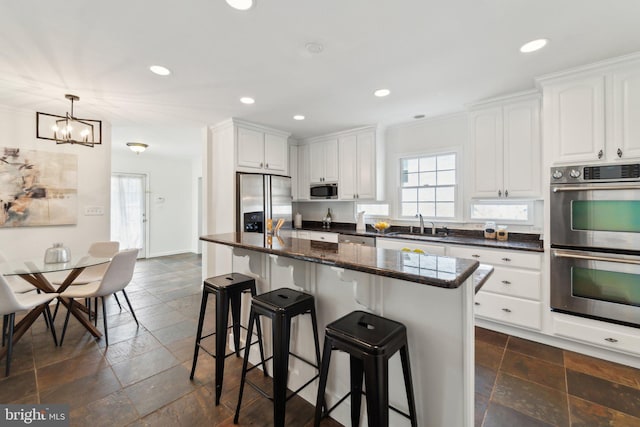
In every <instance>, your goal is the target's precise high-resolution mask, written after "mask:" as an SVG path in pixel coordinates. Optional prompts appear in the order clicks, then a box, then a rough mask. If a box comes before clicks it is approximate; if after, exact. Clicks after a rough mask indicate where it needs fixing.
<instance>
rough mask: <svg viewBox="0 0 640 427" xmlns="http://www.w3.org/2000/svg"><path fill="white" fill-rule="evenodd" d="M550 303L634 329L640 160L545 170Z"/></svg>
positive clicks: (639, 323) (638, 317) (639, 317)
mask: <svg viewBox="0 0 640 427" xmlns="http://www.w3.org/2000/svg"><path fill="white" fill-rule="evenodd" d="M550 208H551V235H550V240H551V308H552V309H553V310H556V311H561V312H566V313H570V314H577V315H581V316H587V317H593V318H598V319H602V320H608V321H613V322H616V323H623V324H628V325H632V326H636V327H640V164H612V165H587V166H562V167H553V168H551V196H550Z"/></svg>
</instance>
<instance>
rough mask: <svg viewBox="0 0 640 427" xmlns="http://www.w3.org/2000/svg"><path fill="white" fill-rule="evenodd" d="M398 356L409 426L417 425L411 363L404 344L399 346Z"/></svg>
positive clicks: (414, 426)
mask: <svg viewBox="0 0 640 427" xmlns="http://www.w3.org/2000/svg"><path fill="white" fill-rule="evenodd" d="M400 358H401V360H402V373H403V375H404V387H405V389H406V390H407V403H408V405H409V416H410V417H411V427H416V426H417V425H418V415H417V414H416V402H415V397H414V394H413V380H412V379H411V364H410V363H409V349H408V347H407V345H406V344H405V345H404V346H402V347H401V348H400Z"/></svg>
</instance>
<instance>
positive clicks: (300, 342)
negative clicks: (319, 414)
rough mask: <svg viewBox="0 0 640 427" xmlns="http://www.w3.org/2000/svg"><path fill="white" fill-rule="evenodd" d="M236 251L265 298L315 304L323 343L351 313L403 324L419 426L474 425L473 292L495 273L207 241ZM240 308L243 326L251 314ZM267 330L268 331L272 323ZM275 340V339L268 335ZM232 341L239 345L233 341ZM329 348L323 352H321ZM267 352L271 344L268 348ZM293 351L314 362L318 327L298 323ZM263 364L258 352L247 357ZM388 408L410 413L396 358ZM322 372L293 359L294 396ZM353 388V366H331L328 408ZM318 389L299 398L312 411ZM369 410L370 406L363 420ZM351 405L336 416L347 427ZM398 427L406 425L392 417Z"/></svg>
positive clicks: (433, 260)
mask: <svg viewBox="0 0 640 427" xmlns="http://www.w3.org/2000/svg"><path fill="white" fill-rule="evenodd" d="M200 239H201V240H203V241H206V242H211V243H216V244H217V245H216V246H218V245H223V246H226V247H229V248H231V251H232V253H231V257H232V270H233V271H234V272H238V273H243V274H247V275H250V276H252V277H255V278H256V283H257V287H258V292H259V293H260V292H266V291H269V290H273V289H277V288H281V287H291V288H294V289H299V290H302V291H305V292H308V293H311V294H313V295H314V296H315V298H316V310H317V312H318V323H319V327H320V331H319V332H320V337H321V340H322V339H323V335H324V327H325V325H326V324H328V323H330V322H331V321H333V320H335V319H337V318H339V317H341V316H343V315H345V314H347V313H349V312H351V311H353V310H357V309H360V310H366V311H370V312H373V313H376V314H378V315H381V316H385V317H388V318H390V319H393V320H396V321H399V322H402V323H404V324H405V325H406V327H407V331H408V336H409V350H410V359H411V369H412V377H413V384H414V392H415V395H416V405H417V412H418V424H419V425H422V426H442V427H445V426H446V427H450V426H472V425H473V418H474V417H473V415H474V405H473V397H474V330H473V296H474V290H475V289H476V288H479V287H480V286H482V283H483V282H484V280H486V278H487V277H488V275H490V274H491V268H490V267H488V268H486V267H485V268H481V269H479V270H480V272H481V274H480V275H475V276H474V274H473V273H474V271H476V270H477V269H478V267H479V264H478V262H477V261H473V260H467V259H460V258H450V257H442V256H432V255H428V254H417V253H408V252H401V251H394V250H386V249H376V248H372V247H364V246H360V245H354V244H335V243H326V242H315V241H310V240H303V239H296V238H285V237H280V236H271V235H263V234H257V233H229V234H218V235H208V236H203V237H201V238H200ZM249 306H250V303H249V300H248V297H247V300H245V301H243V317H245V318H246V316H247V314H248V310H249ZM265 326H266V330H267V331H269V330H270V329H269V328H270V325H269V322H266V323H265ZM265 335H266V337H265V338H268V336H269V334H268V333H265ZM229 342H232V341H231V340H230V341H229ZM321 345H322V343H321ZM266 346H267V353H268V354H270V352H271V348H270V342H269V340H268V339H266ZM291 351H292V352H295V353H297V354H301V355H302V356H303V357H305V356H306V358H308V359H313V355H314V350H313V334H312V331H311V321H310V319H308V318H307V316H303V317H301V318H298V319H296V320H295V321H294V326H293V327H292V339H291ZM250 359H251V361H253V362H255V361H257V360H258V355H257V349H256V352H255V353H254V352H253V348H252V354H251V357H250ZM389 369H390V391H389V396H390V403H391V404H392V405H393V406H395V407H397V408H399V409H401V410H405V411H406V410H407V404H406V397H405V392H404V384H403V380H402V369H401V366H400V360H399V357H395V356H394V357H393V358H392V359H391V361H390V367H389ZM314 374H315V370H313V369H312V368H310V367H308V366H307V365H306V364H304V363H300V362H299V361H297V360H295V359H292V360H291V362H290V366H289V388H290V389H296V388H298V387H299V386H300V385H302V384H304V383H305V382H306V381H307V380H308V379H309V378H311V377H312V376H313V375H314ZM348 388H349V361H348V357H347V356H345V355H342V354H336V356H334V357H333V358H332V363H331V370H330V373H329V381H328V386H327V402H328V404H329V405H333V404H334V403H335V402H337V400H338V399H339V398H340V397H342V396H343V395H344V394H345V393H346V392H347V391H348ZM316 390H317V384H315V385H314V386H312V387H307V388H305V389H304V390H303V392H302V393H301V396H302V397H303V398H305V399H306V400H308V401H309V402H312V403H315V399H316ZM364 407H365V405H363V411H364ZM349 414H350V409H349V401H348V400H347V401H345V402H343V403H342V404H341V405H340V406H339V407H338V408H337V409H336V410H335V411H334V412H332V414H331V415H332V417H333V418H335V419H336V420H338V421H340V422H342V423H343V424H345V425H349V419H350V416H349ZM390 417H391V418H390V420H391V425H393V426H404V425H409V422H408V420H406V419H405V418H403V417H401V416H399V415H397V414H395V413H394V412H391V413H390Z"/></svg>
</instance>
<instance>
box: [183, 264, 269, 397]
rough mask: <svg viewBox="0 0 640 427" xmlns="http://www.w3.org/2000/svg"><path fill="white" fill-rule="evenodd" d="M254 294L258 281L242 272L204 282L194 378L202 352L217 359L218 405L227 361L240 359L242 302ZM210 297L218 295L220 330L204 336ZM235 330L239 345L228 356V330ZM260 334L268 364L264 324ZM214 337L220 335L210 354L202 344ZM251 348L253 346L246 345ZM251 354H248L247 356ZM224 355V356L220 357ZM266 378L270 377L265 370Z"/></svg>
mask: <svg viewBox="0 0 640 427" xmlns="http://www.w3.org/2000/svg"><path fill="white" fill-rule="evenodd" d="M247 292H250V293H251V295H252V296H255V295H256V281H255V280H254V279H253V278H252V277H249V276H245V275H244V274H240V273H231V274H224V275H221V276H216V277H209V278H208V279H206V280H205V281H204V286H203V288H202V303H201V304H200V319H199V320H198V332H197V334H196V346H195V350H194V353H193V366H192V367H191V376H190V378H191V379H193V375H194V373H195V371H196V364H197V363H198V353H199V350H200V349H202V350H204V351H205V352H206V353H207V354H209V355H210V356H212V357H214V358H215V359H216V406H217V405H219V404H220V395H221V394H222V379H223V377H224V360H225V359H226V358H227V357H229V356H232V355H233V354H235V355H236V357H240V350H243V349H244V348H240V328H243V329H246V328H244V326H242V325H241V324H240V303H241V301H242V299H241V298H242V294H243V293H247ZM209 294H214V295H215V296H216V328H215V331H214V332H213V333H211V334H208V335H205V336H202V325H203V323H204V317H205V313H206V311H207V300H208V297H209ZM229 306H231V317H232V324H231V326H228V325H229ZM228 329H233V341H234V345H235V352H233V353H229V354H226V348H227V331H228ZM256 329H257V332H258V334H257V335H258V339H257V342H258V346H259V347H260V358H261V360H262V361H263V362H264V350H263V347H262V331H261V329H260V324H258V325H257V328H256ZM212 335H215V336H216V340H215V341H216V343H215V348H216V349H215V354H212V353H211V352H209V351H208V350H207V349H206V348H205V347H204V346H202V345H201V344H200V341H202V340H203V339H204V338H208V337H210V336H212ZM251 336H252V334H251V332H249V333H248V334H247V342H249V341H250V339H251ZM245 347H247V349H248V347H249V345H245ZM246 354H247V355H248V354H249V353H248V351H247V353H246ZM219 355H220V357H218V356H219ZM265 375H267V372H266V368H265Z"/></svg>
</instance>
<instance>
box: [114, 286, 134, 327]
mask: <svg viewBox="0 0 640 427" xmlns="http://www.w3.org/2000/svg"><path fill="white" fill-rule="evenodd" d="M122 295H124V299H125V300H126V301H127V305H128V306H129V310H131V315H132V316H133V320H135V321H136V325H138V326H140V323H138V318H137V317H136V312H135V311H133V307H132V306H131V301H129V296H128V295H127V293H126V292H125V291H124V289H123V290H122ZM113 296H116V294H113ZM116 301H118V297H116ZM120 309H121V310H122V307H120Z"/></svg>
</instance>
